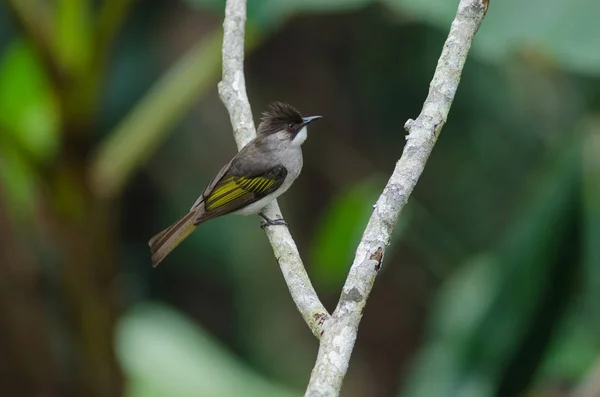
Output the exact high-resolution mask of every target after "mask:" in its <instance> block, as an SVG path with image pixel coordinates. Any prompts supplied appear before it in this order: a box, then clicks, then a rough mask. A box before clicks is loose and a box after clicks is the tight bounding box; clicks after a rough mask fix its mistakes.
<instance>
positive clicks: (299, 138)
mask: <svg viewBox="0 0 600 397" xmlns="http://www.w3.org/2000/svg"><path fill="white" fill-rule="evenodd" d="M306 133H307V130H306V126H305V127H302V129H301V130H300V131H298V133H297V134H296V136H295V137H294V139H292V145H293V146H300V145H302V144H303V143H304V141H305V140H306Z"/></svg>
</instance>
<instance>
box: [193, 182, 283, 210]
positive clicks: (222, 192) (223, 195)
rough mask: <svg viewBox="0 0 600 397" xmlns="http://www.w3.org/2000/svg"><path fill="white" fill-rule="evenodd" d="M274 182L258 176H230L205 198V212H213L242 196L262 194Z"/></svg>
mask: <svg viewBox="0 0 600 397" xmlns="http://www.w3.org/2000/svg"><path fill="white" fill-rule="evenodd" d="M275 182H276V180H275V179H270V178H264V177H260V176H258V177H255V178H246V177H243V176H239V177H235V176H230V177H228V178H225V179H223V180H222V181H221V182H219V184H218V185H217V186H216V187H215V189H214V190H213V191H212V192H211V193H210V195H209V196H208V197H207V198H206V201H205V206H206V207H205V208H206V210H207V211H214V210H216V209H217V208H220V207H222V206H224V205H226V204H228V203H230V202H232V201H233V200H235V199H238V198H241V197H243V196H244V195H251V194H254V193H263V192H265V191H267V190H268V189H269V188H270V187H271V186H273V184H274V183H275Z"/></svg>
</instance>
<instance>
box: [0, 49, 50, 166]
mask: <svg viewBox="0 0 600 397" xmlns="http://www.w3.org/2000/svg"><path fill="white" fill-rule="evenodd" d="M59 117H60V116H59V111H58V103H57V99H56V97H55V96H54V94H53V92H52V89H51V86H50V84H49V82H48V80H47V78H46V75H45V73H44V69H43V67H42V65H41V64H40V61H39V59H38V58H37V56H36V54H35V53H34V51H33V50H32V49H31V47H30V46H29V45H28V44H26V43H25V42H23V41H21V40H15V41H13V42H12V43H11V44H10V45H9V46H7V47H6V50H5V51H4V56H3V57H2V60H1V61H0V128H1V129H3V130H4V131H5V132H6V133H7V134H8V137H9V138H10V140H11V141H12V142H13V143H14V144H15V145H16V146H18V147H19V148H20V149H22V150H24V151H25V152H26V153H27V154H28V155H29V156H31V157H32V158H33V159H35V160H37V161H41V160H45V159H48V158H49V157H52V156H53V155H54V154H55V153H56V151H57V149H58V144H59V142H58V135H59V127H60V118H59Z"/></svg>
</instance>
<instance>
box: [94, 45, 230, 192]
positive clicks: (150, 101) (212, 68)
mask: <svg viewBox="0 0 600 397" xmlns="http://www.w3.org/2000/svg"><path fill="white" fill-rule="evenodd" d="M221 42H222V35H221V33H213V34H212V35H210V36H209V37H207V38H206V39H205V40H204V41H203V42H202V43H200V44H199V45H197V46H196V47H195V48H193V49H192V50H191V51H190V52H189V53H188V54H187V55H186V56H185V57H184V58H183V59H181V60H180V61H178V62H177V64H175V65H174V66H173V67H172V68H171V69H170V70H169V71H168V73H167V74H165V75H164V76H163V77H162V78H161V80H160V81H158V82H157V83H156V84H155V85H154V87H152V89H151V91H150V92H149V93H148V94H147V95H146V96H145V97H144V98H143V99H142V100H141V101H140V102H139V103H138V104H137V105H136V107H135V108H134V109H133V110H132V111H131V112H130V113H129V114H128V115H127V116H126V117H125V119H124V120H123V121H122V122H121V123H120V124H119V125H118V126H117V127H116V128H115V130H114V131H112V132H111V133H110V134H109V135H108V136H107V138H106V139H105V140H104V141H103V142H102V143H101V144H100V147H99V148H98V149H97V152H96V154H95V155H94V158H93V160H92V164H91V168H90V179H91V182H92V186H93V189H94V190H95V191H96V192H97V194H99V195H101V196H105V197H111V196H115V195H116V194H118V193H119V191H120V190H121V188H122V187H123V185H124V184H125V183H126V182H127V180H128V179H129V178H130V177H131V175H132V174H133V173H134V172H135V171H136V169H137V168H138V167H140V166H141V165H142V164H143V163H144V161H145V160H146V159H147V158H148V157H150V156H151V155H152V153H153V152H154V150H155V149H156V148H157V147H158V145H159V144H160V143H161V142H162V140H163V139H165V137H166V136H167V134H168V133H169V132H170V131H171V128H172V127H173V125H174V124H175V123H176V122H177V121H178V120H179V119H180V118H181V116H182V115H183V114H184V113H185V112H186V111H187V110H188V109H189V108H190V107H191V106H192V105H193V104H194V102H195V101H196V100H197V99H198V98H199V97H200V96H201V95H202V94H203V93H205V92H207V91H208V90H209V88H210V87H211V86H212V85H213V84H214V83H216V81H217V79H218V77H219V72H220V66H221Z"/></svg>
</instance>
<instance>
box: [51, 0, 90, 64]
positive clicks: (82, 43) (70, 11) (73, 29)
mask: <svg viewBox="0 0 600 397" xmlns="http://www.w3.org/2000/svg"><path fill="white" fill-rule="evenodd" d="M55 15H56V26H57V29H56V32H55V33H56V39H55V43H56V46H55V47H56V49H57V52H58V54H57V55H58V56H59V58H60V63H61V64H62V65H63V67H64V68H65V69H66V70H69V71H72V72H74V74H75V75H76V76H79V75H80V74H82V73H86V72H87V73H89V67H90V61H91V58H92V26H94V25H93V21H92V16H91V7H90V1H89V0H59V1H58V3H57V7H56V13H55Z"/></svg>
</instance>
